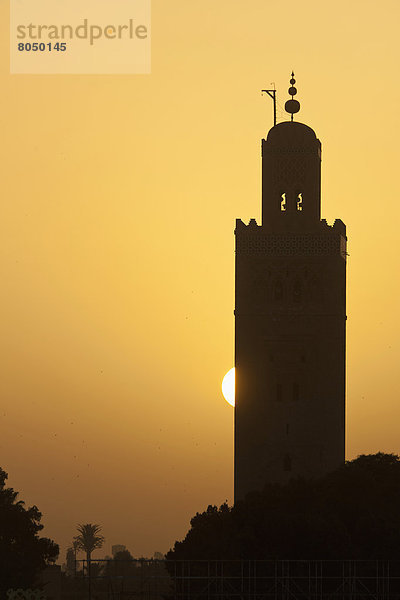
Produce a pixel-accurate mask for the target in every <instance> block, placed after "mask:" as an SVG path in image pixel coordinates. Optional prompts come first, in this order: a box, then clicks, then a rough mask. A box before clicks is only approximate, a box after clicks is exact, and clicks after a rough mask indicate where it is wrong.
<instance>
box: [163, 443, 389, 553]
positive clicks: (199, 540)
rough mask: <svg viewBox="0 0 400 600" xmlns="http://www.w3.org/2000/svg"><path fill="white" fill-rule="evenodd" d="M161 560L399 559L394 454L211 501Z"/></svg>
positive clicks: (368, 457) (362, 458) (373, 456)
mask: <svg viewBox="0 0 400 600" xmlns="http://www.w3.org/2000/svg"><path fill="white" fill-rule="evenodd" d="M167 559H172V560H176V559H178V560H179V559H194V560H198V559H208V560H210V559H389V560H390V559H391V560H400V458H399V456H397V455H395V454H384V453H382V452H379V453H378V454H371V455H361V456H359V457H358V458H357V459H355V460H352V461H348V462H346V464H345V465H343V467H341V468H339V469H338V470H336V471H334V472H333V473H330V474H328V475H326V476H325V477H323V478H321V479H311V480H304V479H297V480H292V481H290V482H289V483H288V484H286V485H278V484H275V485H273V484H268V485H266V486H265V488H264V489H263V491H261V492H252V493H250V494H248V495H247V496H246V498H245V499H244V500H242V501H239V502H237V503H236V504H235V505H234V506H233V507H229V506H228V505H227V504H223V505H222V506H221V507H220V508H217V507H216V506H209V507H208V508H207V510H206V511H205V512H203V513H197V514H196V515H195V516H194V517H193V518H192V520H191V528H190V530H189V532H188V533H187V535H186V537H185V539H184V540H183V541H182V542H176V543H175V546H174V549H173V550H170V551H169V553H168V554H167Z"/></svg>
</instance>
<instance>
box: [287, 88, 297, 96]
mask: <svg viewBox="0 0 400 600" xmlns="http://www.w3.org/2000/svg"><path fill="white" fill-rule="evenodd" d="M288 92H289V94H290V95H291V96H295V95H296V94H297V89H296V88H295V87H293V86H292V87H290V88H289V90H288Z"/></svg>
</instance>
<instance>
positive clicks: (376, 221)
mask: <svg viewBox="0 0 400 600" xmlns="http://www.w3.org/2000/svg"><path fill="white" fill-rule="evenodd" d="M7 4H8V3H7V2H6V1H5V0H1V2H0V7H1V13H0V22H1V25H0V27H1V42H0V43H1V53H0V61H1V65H0V72H1V82H0V85H1V88H0V89H1V95H0V103H1V110H0V127H1V130H0V131H1V137H0V139H1V143H0V152H1V157H0V159H1V181H2V185H1V190H2V194H1V196H2V202H1V218H0V228H1V233H0V243H1V253H0V261H1V278H2V282H3V286H2V288H3V292H2V294H1V328H2V331H1V340H2V343H1V363H0V364H1V376H0V386H1V407H0V409H1V410H0V418H1V436H0V466H1V467H2V468H3V469H5V470H6V471H7V472H8V473H9V483H10V485H12V486H13V487H15V489H17V490H19V491H20V492H21V499H23V500H25V501H26V503H27V504H28V505H31V504H36V505H37V506H38V507H39V509H40V510H41V511H42V512H43V513H44V519H43V520H44V523H45V530H44V534H45V535H47V536H49V537H52V538H53V539H54V540H55V541H56V542H58V543H59V544H60V545H61V548H62V555H61V558H62V560H64V558H65V549H66V547H67V545H68V544H69V543H70V541H71V539H72V537H73V535H74V534H75V526H76V524H77V523H87V522H92V523H99V524H101V525H102V526H103V533H104V535H105V537H106V540H107V541H106V546H105V548H104V550H100V551H98V552H97V553H96V554H95V556H98V557H101V556H103V555H104V554H110V553H111V545H112V544H116V543H121V544H125V545H126V546H127V547H128V548H129V549H130V551H131V552H132V553H133V554H134V555H135V556H139V555H152V554H153V553H154V551H156V550H158V551H162V552H165V551H167V550H168V549H169V548H170V547H171V545H172V544H173V543H174V541H175V540H176V539H181V538H182V537H183V536H184V534H185V533H186V531H187V529H188V526H189V519H190V517H191V516H193V514H194V513H195V512H196V511H201V510H203V509H205V508H206V506H207V505H208V504H214V503H215V504H219V503H222V502H223V501H224V500H225V499H227V500H228V502H230V503H231V502H232V498H233V409H232V408H231V407H230V406H229V405H228V404H227V403H226V402H225V400H224V399H223V397H222V395H221V392H220V384H221V380H222V377H223V375H224V374H225V373H226V371H228V369H230V368H231V367H232V366H233V351H234V347H233V330H234V320H233V308H234V306H233V303H234V235H233V230H234V225H235V219H236V218H237V217H240V218H242V219H243V220H245V221H248V220H249V219H250V218H251V217H255V218H257V219H259V218H260V209H261V195H260V191H261V156H260V140H261V138H262V137H265V135H266V133H267V131H268V129H269V128H270V127H271V126H272V103H271V100H270V99H269V98H268V97H262V96H261V93H260V90H261V89H262V88H264V87H270V83H271V82H275V83H276V86H277V89H278V101H279V102H280V104H281V105H283V104H284V101H285V100H286V99H287V97H288V96H287V88H288V80H289V75H290V71H291V70H292V69H294V70H295V74H296V79H297V88H298V96H297V98H298V99H299V100H300V102H301V106H302V108H301V112H300V113H299V116H298V120H300V121H302V122H304V123H307V124H308V125H310V126H311V127H312V128H313V129H314V130H315V131H316V133H317V136H318V137H319V139H320V140H321V142H322V148H323V155H322V156H323V162H322V216H323V217H324V218H327V220H328V222H330V223H331V222H332V221H333V220H334V219H335V218H341V219H342V220H343V221H344V222H345V223H346V225H347V228H348V236H349V244H348V251H349V254H350V256H349V257H348V311H347V314H348V337H347V349H348V359H347V457H348V458H353V457H354V456H356V455H357V454H359V453H369V452H376V451H378V450H382V451H386V452H400V439H399V426H398V423H399V421H400V404H399V391H400V380H399V377H398V370H399V367H398V361H399V356H400V352H399V339H400V332H399V328H400V327H399V326H400V316H399V309H398V306H399V273H400V265H399V250H398V243H399V220H400V193H399V185H400V184H399V177H398V173H399V166H398V165H399V139H400V122H399V110H398V109H399V100H400V76H399V69H398V63H399V47H398V23H399V18H400V4H399V2H398V0H382V1H381V2H376V0H362V1H361V0H350V1H349V0H346V1H345V0H336V1H335V2H329V1H328V2H326V1H325V2H321V1H320V0H318V1H317V0H304V1H303V2H297V1H296V2H295V1H294V0H287V1H286V2H284V3H278V2H274V3H273V2H268V1H266V0H247V1H246V2H244V1H241V2H239V1H237V0H229V1H228V0H218V1H216V0H186V1H184V0H168V2H167V1H166V0H153V7H152V39H153V43H152V74H151V75H104V76H100V75H87V76H85V75H76V76H74V75H60V76H57V75H44V76H35V75H30V76H28V75H9V64H8V59H9V50H8V45H9V32H8V19H9V16H8V6H7ZM278 117H280V118H286V117H284V115H283V113H282V112H281V111H279V112H278Z"/></svg>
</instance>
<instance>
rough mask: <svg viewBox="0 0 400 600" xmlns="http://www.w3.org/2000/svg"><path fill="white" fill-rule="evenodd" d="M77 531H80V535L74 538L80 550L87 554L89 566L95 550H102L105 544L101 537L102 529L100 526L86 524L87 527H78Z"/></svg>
mask: <svg viewBox="0 0 400 600" xmlns="http://www.w3.org/2000/svg"><path fill="white" fill-rule="evenodd" d="M77 530H78V531H79V535H76V536H75V537H74V542H76V547H77V548H78V549H79V550H83V551H84V552H86V559H87V561H88V565H89V564H90V559H91V556H92V552H93V550H96V548H101V547H102V546H103V543H104V537H103V536H102V535H99V533H100V531H101V527H100V525H93V524H92V523H86V525H78V526H77Z"/></svg>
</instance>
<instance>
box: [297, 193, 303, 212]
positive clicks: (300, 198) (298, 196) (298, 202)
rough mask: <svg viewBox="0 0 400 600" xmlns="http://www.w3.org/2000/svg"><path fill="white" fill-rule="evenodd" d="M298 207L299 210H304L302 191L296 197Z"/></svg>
mask: <svg viewBox="0 0 400 600" xmlns="http://www.w3.org/2000/svg"><path fill="white" fill-rule="evenodd" d="M296 208H297V210H298V211H301V210H303V194H302V193H301V192H300V193H299V194H297V198H296Z"/></svg>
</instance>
